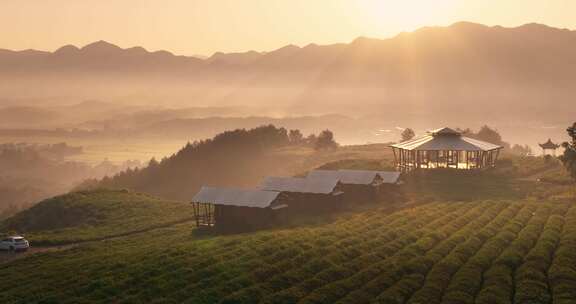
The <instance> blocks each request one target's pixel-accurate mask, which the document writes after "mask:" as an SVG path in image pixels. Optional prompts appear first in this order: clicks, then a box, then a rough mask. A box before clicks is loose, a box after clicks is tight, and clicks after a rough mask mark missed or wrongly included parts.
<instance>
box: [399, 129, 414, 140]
mask: <svg viewBox="0 0 576 304" xmlns="http://www.w3.org/2000/svg"><path fill="white" fill-rule="evenodd" d="M400 135H401V136H402V141H408V140H411V139H412V138H414V136H416V133H414V130H412V129H410V128H406V129H404V131H402V134H400Z"/></svg>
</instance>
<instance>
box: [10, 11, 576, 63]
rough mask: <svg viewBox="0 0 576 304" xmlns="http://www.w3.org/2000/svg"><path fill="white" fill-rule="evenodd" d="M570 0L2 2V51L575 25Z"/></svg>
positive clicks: (274, 44) (237, 47)
mask: <svg viewBox="0 0 576 304" xmlns="http://www.w3.org/2000/svg"><path fill="white" fill-rule="evenodd" d="M574 12H576V1H574V0H101V1H94V0H0V29H1V30H0V33H1V34H0V48H5V49H16V50H22V49H29V48H33V49H40V50H54V49H56V48H58V47H60V46H62V45H65V44H74V45H77V46H82V45H85V44H87V43H90V42H93V41H96V40H106V41H109V42H112V43H115V44H117V45H119V46H122V47H131V46H136V45H138V46H143V47H146V48H147V49H149V50H159V49H165V50H169V51H172V52H174V53H176V54H182V55H199V54H201V55H211V54H212V53H213V52H215V51H224V52H237V51H246V50H252V49H253V50H258V51H268V50H273V49H276V48H279V47H282V46H284V45H287V44H296V45H301V46H302V45H306V44H308V43H312V42H313V43H318V44H329V43H336V42H349V41H351V40H353V39H354V38H356V37H358V36H368V37H374V38H386V37H390V36H393V35H395V34H397V33H399V32H402V31H412V30H414V29H417V28H419V27H422V26H428V25H449V24H452V23H454V22H457V21H472V22H478V23H483V24H487V25H503V26H518V25H522V24H525V23H530V22H538V23H544V24H548V25H550V26H554V27H562V28H570V29H574V28H576V18H574Z"/></svg>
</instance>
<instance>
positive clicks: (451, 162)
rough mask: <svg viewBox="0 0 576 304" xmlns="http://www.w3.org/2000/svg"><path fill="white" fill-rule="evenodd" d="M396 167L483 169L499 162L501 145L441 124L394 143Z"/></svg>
mask: <svg viewBox="0 0 576 304" xmlns="http://www.w3.org/2000/svg"><path fill="white" fill-rule="evenodd" d="M391 147H392V151H393V152H394V161H395V165H396V168H397V169H398V170H400V171H402V172H408V171H411V170H414V169H436V168H452V169H465V170H470V169H483V168H491V167H494V166H495V164H496V160H497V159H498V155H499V153H500V150H501V149H502V147H501V146H498V145H495V144H491V143H488V142H484V141H481V140H477V139H473V138H469V137H465V136H462V134H461V133H460V132H458V131H455V130H453V129H450V128H441V129H437V130H434V131H430V132H428V133H427V134H426V135H424V136H420V137H417V138H414V139H411V140H408V141H405V142H401V143H398V144H394V145H391Z"/></svg>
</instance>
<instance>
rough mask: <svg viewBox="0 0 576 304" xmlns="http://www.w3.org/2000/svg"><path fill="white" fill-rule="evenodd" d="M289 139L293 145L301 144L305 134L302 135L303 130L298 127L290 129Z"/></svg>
mask: <svg viewBox="0 0 576 304" xmlns="http://www.w3.org/2000/svg"><path fill="white" fill-rule="evenodd" d="M288 140H289V141H290V143H291V144H293V145H299V144H301V143H302V141H303V140H304V135H302V132H300V130H298V129H296V130H290V132H289V133H288Z"/></svg>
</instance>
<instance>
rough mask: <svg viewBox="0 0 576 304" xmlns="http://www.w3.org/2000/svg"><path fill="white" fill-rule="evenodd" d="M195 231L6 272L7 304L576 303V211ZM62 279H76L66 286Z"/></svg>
mask: <svg viewBox="0 0 576 304" xmlns="http://www.w3.org/2000/svg"><path fill="white" fill-rule="evenodd" d="M191 230H192V226H191V225H190V224H183V225H180V226H174V227H170V228H166V229H160V230H156V231H151V232H150V233H148V234H146V235H137V236H133V237H130V238H126V239H116V240H112V241H109V242H107V243H105V244H102V243H93V244H90V245H88V246H82V247H78V248H74V249H71V250H67V251H63V252H59V253H49V254H42V255H37V256H34V257H31V258H27V259H22V260H18V261H15V262H12V263H10V264H7V265H0V272H2V273H10V275H9V276H0V289H2V290H3V292H2V294H1V295H0V302H2V303H10V302H19V303H35V302H39V301H40V300H42V301H44V302H58V303H89V302H114V303H140V302H141V303H215V302H218V301H222V302H224V303H255V302H258V301H260V302H262V303H295V302H296V301H300V302H299V303H369V302H373V301H380V302H381V303H424V302H425V303H440V302H441V301H444V302H445V303H473V301H474V300H475V301H476V303H510V301H511V300H513V301H514V302H515V303H550V301H551V300H552V299H553V300H554V303H572V302H569V300H572V301H573V300H574V299H576V290H574V289H573V286H575V285H574V284H576V254H575V252H576V206H574V204H568V203H544V202H507V201H483V202H475V203H464V202H462V203H431V204H427V205H423V206H420V207H416V208H412V209H406V210H402V211H398V212H395V213H392V214H390V213H389V212H386V211H384V210H372V211H366V212H362V213H358V214H355V215H352V216H347V217H345V218H341V219H339V220H338V221H336V222H334V223H329V224H324V225H318V226H310V227H301V228H295V229H286V230H276V231H263V232H258V233H253V234H243V235H234V236H221V237H216V238H209V239H195V237H194V236H193V235H192V234H191ZM63 269H65V270H66V271H67V272H68V273H74V275H73V276H72V275H62V270H63ZM22 282H27V284H22ZM529 300H532V301H535V302H528V301H529Z"/></svg>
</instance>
